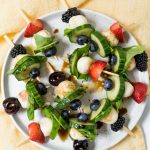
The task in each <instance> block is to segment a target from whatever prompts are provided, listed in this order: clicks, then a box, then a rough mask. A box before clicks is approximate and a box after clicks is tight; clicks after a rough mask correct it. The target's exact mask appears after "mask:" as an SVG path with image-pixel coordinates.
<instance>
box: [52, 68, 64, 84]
mask: <svg viewBox="0 0 150 150" xmlns="http://www.w3.org/2000/svg"><path fill="white" fill-rule="evenodd" d="M65 80H66V75H65V74H64V73H63V72H58V71H56V72H54V73H52V74H50V76H49V83H50V84H51V85H53V86H58V85H59V84H60V83H61V82H62V81H65Z"/></svg>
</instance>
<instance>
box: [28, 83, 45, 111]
mask: <svg viewBox="0 0 150 150" xmlns="http://www.w3.org/2000/svg"><path fill="white" fill-rule="evenodd" d="M26 90H27V93H28V95H29V99H30V103H31V104H32V105H35V103H36V104H37V105H38V107H39V108H41V107H42V106H43V105H44V103H45V101H44V99H43V98H42V97H41V95H40V94H39V92H38V91H37V89H36V87H35V84H34V83H33V82H32V81H29V82H28V83H27V85H26ZM31 99H32V101H31Z"/></svg>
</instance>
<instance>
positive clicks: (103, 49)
mask: <svg viewBox="0 0 150 150" xmlns="http://www.w3.org/2000/svg"><path fill="white" fill-rule="evenodd" d="M91 39H92V40H93V41H95V42H96V43H97V45H98V47H99V49H98V51H97V52H98V54H99V55H100V56H102V57H106V56H108V55H109V54H110V53H111V51H112V49H111V46H110V43H109V41H108V40H107V39H106V38H105V37H104V36H103V35H102V34H101V33H100V32H97V31H94V32H92V34H91Z"/></svg>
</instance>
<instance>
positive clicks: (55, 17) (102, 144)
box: [2, 10, 149, 150]
mask: <svg viewBox="0 0 150 150" xmlns="http://www.w3.org/2000/svg"><path fill="white" fill-rule="evenodd" d="M63 12H64V11H57V12H53V13H50V14H48V15H46V16H43V17H41V19H42V20H43V21H44V22H45V26H46V29H48V30H49V31H52V29H56V28H58V29H59V33H58V34H56V38H58V39H59V40H60V44H59V46H58V49H59V51H61V52H65V53H66V52H68V51H69V50H74V49H75V48H77V47H79V46H78V45H77V44H71V43H70V42H69V40H68V39H67V38H66V37H64V36H63V30H64V29H65V28H67V27H68V24H65V23H63V22H62V21H61V15H62V13H63ZM82 13H83V14H84V15H85V16H86V18H87V19H88V21H89V22H90V23H91V24H92V25H93V26H94V27H95V28H96V29H97V30H98V31H101V30H103V29H108V28H109V27H110V25H111V24H113V23H114V22H115V20H113V19H112V18H110V17H108V16H105V15H103V14H101V13H97V12H93V11H90V10H82ZM23 32H24V30H23V31H22V32H21V33H20V35H19V36H18V38H17V39H16V40H15V43H22V44H23V45H25V46H26V45H31V39H30V38H26V39H25V38H24V37H23ZM51 33H52V32H51ZM128 36H129V39H128V42H127V43H125V44H123V45H122V46H124V47H128V46H132V45H137V44H138V43H137V41H136V40H135V38H134V37H133V36H132V35H131V34H130V33H128ZM11 68H13V61H12V59H11V57H10V55H9V54H8V56H7V57H6V60H5V63H4V66H3V71H2V94H3V98H4V99H5V98H7V97H10V96H14V97H15V96H17V94H18V92H19V91H21V90H23V89H25V83H24V82H18V81H17V80H16V79H15V77H14V76H8V74H7V72H8V70H9V69H11ZM130 77H131V78H130V79H132V81H133V80H136V81H141V82H144V83H147V84H148V83H149V79H148V72H147V71H146V72H143V73H141V72H139V71H138V70H134V71H133V72H132V73H130ZM145 105H146V102H143V103H142V104H140V105H138V104H137V103H135V102H134V101H133V100H130V101H128V102H127V104H126V106H127V109H128V114H129V117H130V121H129V124H128V127H129V128H130V129H133V128H134V126H135V125H136V124H137V122H138V120H139V119H140V117H141V115H142V113H143V110H144V108H145ZM11 118H12V120H13V122H14V124H15V125H16V126H17V128H18V129H19V130H20V131H21V132H22V133H23V134H24V135H25V136H27V124H28V119H27V116H26V113H25V112H23V111H22V112H19V113H18V114H16V115H12V116H11ZM126 135H127V134H126V133H125V132H124V131H119V132H117V133H115V132H112V131H111V130H110V127H109V126H105V127H103V128H102V129H101V131H100V134H99V135H98V136H97V137H96V139H95V142H94V143H93V145H92V148H90V149H91V150H100V149H101V150H103V149H108V148H110V147H111V146H113V145H115V144H117V143H118V142H119V141H121V140H122V139H123V138H124V137H125V136H126ZM18 141H19V140H18ZM36 144H37V143H36ZM37 145H38V146H39V147H41V148H43V149H49V150H60V149H61V150H72V149H73V148H72V141H71V140H70V139H69V138H68V139H67V140H66V141H65V142H62V141H61V140H60V139H59V137H57V138H56V139H55V140H54V141H52V140H49V142H47V143H46V144H44V145H40V144H37Z"/></svg>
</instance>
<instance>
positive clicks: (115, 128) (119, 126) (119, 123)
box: [111, 116, 125, 132]
mask: <svg viewBox="0 0 150 150" xmlns="http://www.w3.org/2000/svg"><path fill="white" fill-rule="evenodd" d="M124 124H125V118H124V117H122V116H119V117H118V120H117V121H116V122H115V123H114V124H111V129H112V130H113V131H114V132H117V131H119V130H120V129H122V128H123V125H124Z"/></svg>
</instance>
